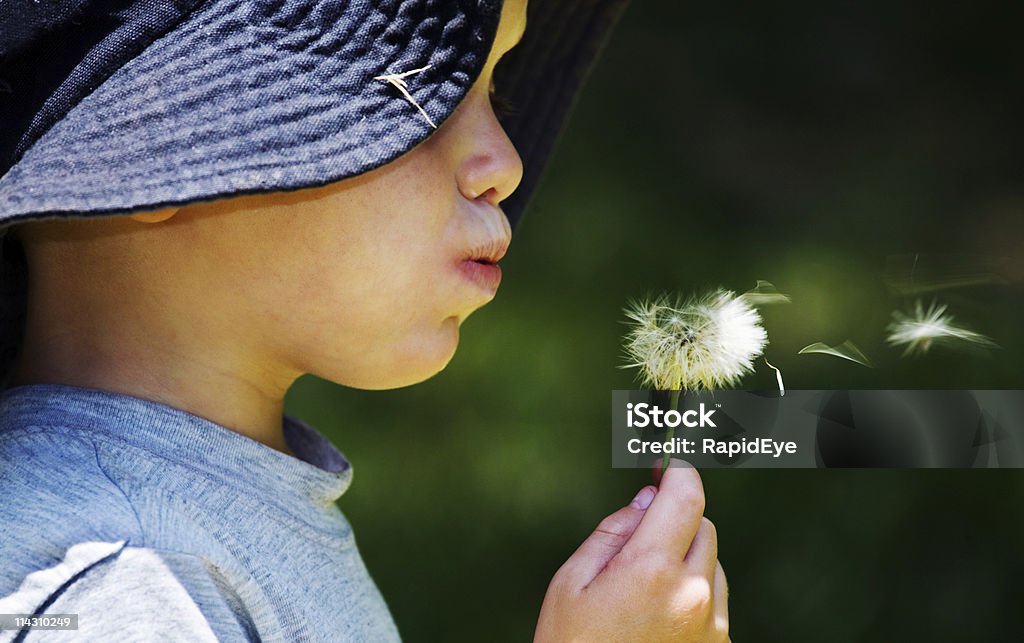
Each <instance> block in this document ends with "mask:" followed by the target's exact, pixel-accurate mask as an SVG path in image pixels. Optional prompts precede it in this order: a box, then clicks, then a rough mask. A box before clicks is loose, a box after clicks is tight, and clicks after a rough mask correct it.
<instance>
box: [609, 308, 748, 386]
mask: <svg viewBox="0 0 1024 643" xmlns="http://www.w3.org/2000/svg"><path fill="white" fill-rule="evenodd" d="M625 312H626V316H627V317H628V318H629V320H630V322H631V324H630V325H631V329H630V331H629V333H628V334H627V335H626V338H625V349H626V354H627V359H628V360H629V363H628V364H626V365H625V366H623V368H636V369H639V377H640V379H641V380H642V382H643V385H644V386H648V387H651V388H654V389H655V390H661V391H678V390H701V389H715V388H723V387H726V386H733V385H735V384H737V383H738V382H739V380H740V379H741V378H742V377H743V376H744V375H747V374H748V373H751V372H753V370H754V360H755V359H756V358H757V357H759V356H760V355H761V353H762V352H763V351H764V347H765V345H767V343H768V334H767V333H766V332H765V330H764V328H762V327H761V316H760V315H759V314H758V312H757V311H756V310H755V309H754V308H753V307H752V306H751V305H750V303H748V302H747V300H746V299H744V298H743V297H742V296H737V295H736V294H735V293H732V292H729V291H725V290H717V291H714V292H711V293H709V294H707V295H704V296H703V297H692V298H690V299H689V300H686V301H685V302H684V301H682V300H679V299H675V300H673V299H670V298H669V296H668V295H662V296H660V297H657V298H655V299H652V300H645V301H638V302H633V303H631V304H630V306H629V307H628V308H627V309H626V311H625Z"/></svg>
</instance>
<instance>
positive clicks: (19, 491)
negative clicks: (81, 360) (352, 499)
mask: <svg viewBox="0 0 1024 643" xmlns="http://www.w3.org/2000/svg"><path fill="white" fill-rule="evenodd" d="M283 422H284V431H285V438H286V440H287V442H288V446H289V448H290V449H291V450H292V451H293V452H294V453H295V455H296V456H297V457H292V456H289V455H287V454H285V453H282V452H280V451H277V450H275V449H272V448H270V447H268V446H265V445H263V444H261V443H259V442H256V441H255V440H252V439H250V438H247V437H245V436H243V435H241V434H239V433H235V432H233V431H231V430H229V429H227V428H225V427H223V426H220V425H218V424H215V423H213V422H210V421H209V420H205V419H203V418H200V417H197V416H195V415H192V414H189V413H186V412H184V411H181V410H178V409H175V408H172V407H169V406H166V405H163V404H159V403H157V402H152V401H149V400H143V399H139V398H134V397H130V396H126V395H121V394H115V393H108V392H104V391H98V390H94V389H85V388H78V387H71V386H63V385H53V384H40V385H30V386H19V387H16V388H13V389H9V390H7V391H4V392H3V393H2V395H0V614H77V615H78V627H79V629H78V630H77V631H56V630H31V631H23V632H20V633H19V632H16V631H11V630H5V631H0V641H6V640H26V641H64V640H67V641H94V640H97V641H98V640H102V641H151V640H160V641H190V642H192V641H214V640H219V641H374V642H376V641H394V640H398V638H399V637H398V631H397V629H396V628H395V625H394V622H393V620H392V618H391V615H390V613H389V612H388V609H387V606H386V605H385V604H384V601H383V599H382V598H381V595H380V592H379V591H378V590H377V587H376V585H374V583H373V580H372V579H371V578H370V576H369V574H368V573H367V571H366V567H365V566H364V564H363V561H362V558H361V557H360V556H359V551H358V549H357V548H356V543H355V539H354V537H353V535H352V529H351V527H350V526H349V524H348V521H347V520H346V519H345V517H344V516H343V515H342V513H341V511H340V510H339V509H338V507H337V506H336V505H335V501H336V500H337V499H338V498H339V497H340V496H341V495H342V494H343V493H344V492H345V490H346V489H347V488H348V486H349V484H350V482H351V480H352V468H351V466H350V465H349V463H348V461H347V460H346V459H345V457H344V456H343V455H342V454H341V453H340V452H339V451H338V450H337V449H336V448H335V447H334V446H333V445H331V443H330V442H329V441H328V440H326V439H325V438H324V437H323V436H322V435H320V434H319V433H318V432H317V431H315V430H314V429H313V428H311V427H309V426H308V425H306V424H304V423H302V422H300V421H298V420H295V419H294V418H290V417H288V416H285V417H284V419H283Z"/></svg>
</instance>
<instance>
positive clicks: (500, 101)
mask: <svg viewBox="0 0 1024 643" xmlns="http://www.w3.org/2000/svg"><path fill="white" fill-rule="evenodd" d="M490 94H491V109H493V110H494V115H495V116H497V117H498V119H499V120H500V119H502V118H505V117H506V116H509V115H511V114H514V113H515V111H516V109H515V105H513V104H512V102H511V101H509V100H508V99H507V98H505V97H504V96H501V95H500V94H498V93H497V92H496V91H495V90H494V87H493V86H492V87H491V92H490Z"/></svg>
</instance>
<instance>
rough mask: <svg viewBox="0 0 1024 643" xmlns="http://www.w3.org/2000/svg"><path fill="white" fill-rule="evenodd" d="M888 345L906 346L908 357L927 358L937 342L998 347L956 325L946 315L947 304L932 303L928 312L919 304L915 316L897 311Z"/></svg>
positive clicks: (894, 313) (905, 352) (890, 327)
mask: <svg viewBox="0 0 1024 643" xmlns="http://www.w3.org/2000/svg"><path fill="white" fill-rule="evenodd" d="M892 316H893V322H892V323H891V324H889V326H888V329H887V330H888V331H889V336H888V338H886V341H887V342H888V343H889V344H890V345H892V346H906V349H905V350H904V351H903V354H904V355H914V354H919V355H924V354H925V353H927V352H928V350H929V349H930V348H931V347H932V345H933V344H934V343H936V342H957V341H962V342H967V343H971V344H979V345H984V346H995V345H996V344H995V342H993V341H992V340H991V339H989V338H988V337H985V336H984V335H982V334H981V333H976V332H974V331H971V330H967V329H965V328H961V327H959V326H956V325H955V324H953V316H952V315H948V314H946V306H945V304H942V305H940V304H938V303H937V302H934V301H933V302H932V303H931V304H930V305H929V306H928V309H927V310H925V308H924V305H923V304H922V303H921V300H920V299H919V300H917V302H916V303H915V305H914V310H913V312H911V313H903V312H901V311H898V310H897V311H894V312H893V314H892Z"/></svg>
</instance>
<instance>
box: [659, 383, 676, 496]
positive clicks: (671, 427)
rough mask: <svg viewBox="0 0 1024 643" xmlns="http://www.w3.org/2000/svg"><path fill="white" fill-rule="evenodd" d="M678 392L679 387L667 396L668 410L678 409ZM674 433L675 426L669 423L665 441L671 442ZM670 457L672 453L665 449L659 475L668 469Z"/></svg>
mask: <svg viewBox="0 0 1024 643" xmlns="http://www.w3.org/2000/svg"><path fill="white" fill-rule="evenodd" d="M679 393H680V390H679V389H675V390H674V391H672V395H670V396H669V398H668V408H669V410H670V411H678V410H679V408H678V407H679ZM675 435H676V427H675V425H671V424H670V425H669V427H668V432H667V433H666V434H665V441H666V442H668V443H669V444H671V443H672V439H673V438H674V437H675ZM671 457H672V454H671V453H669V452H668V451H666V452H665V455H663V456H662V457H661V475H663V476H664V475H665V470H666V469H668V461H669V460H670V459H671Z"/></svg>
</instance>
